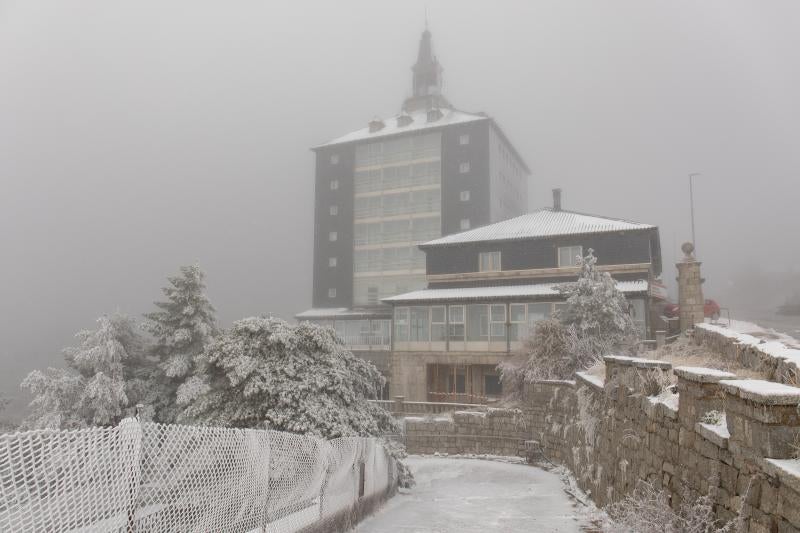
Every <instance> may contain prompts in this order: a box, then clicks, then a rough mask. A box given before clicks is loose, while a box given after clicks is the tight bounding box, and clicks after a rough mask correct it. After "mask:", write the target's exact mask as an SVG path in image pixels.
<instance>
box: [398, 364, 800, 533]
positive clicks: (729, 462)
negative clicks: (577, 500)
mask: <svg viewBox="0 0 800 533" xmlns="http://www.w3.org/2000/svg"><path fill="white" fill-rule="evenodd" d="M673 372H674V375H675V376H676V378H677V385H676V386H675V387H674V388H673V390H668V391H666V392H664V393H662V394H660V395H659V396H651V397H648V396H646V395H645V394H644V392H642V390H641V389H642V387H641V382H642V377H648V376H650V377H652V376H653V375H656V374H658V373H667V374H671V373H673ZM734 378H735V376H733V375H732V374H729V373H726V372H721V371H718V370H712V369H705V368H693V367H692V368H690V367H680V368H676V369H674V370H673V369H672V368H671V366H670V365H669V363H665V362H663V361H648V360H643V359H634V358H624V357H614V358H611V357H610V358H606V376H605V379H600V378H597V377H594V376H589V375H585V374H578V375H577V376H576V380H575V381H549V382H538V383H534V384H531V385H529V386H528V388H527V390H526V391H525V398H524V402H523V404H522V409H521V412H520V410H507V411H503V410H491V411H489V412H487V413H469V412H465V413H456V414H455V415H454V416H453V418H452V419H451V420H434V419H409V420H407V422H406V434H407V442H408V446H409V452H410V453H433V452H446V453H490V454H497V455H524V453H525V449H526V441H527V442H528V445H530V444H531V443H532V441H535V446H536V448H538V449H539V450H541V451H542V453H543V454H544V455H545V456H546V457H547V458H548V459H549V460H550V461H552V462H556V463H560V464H563V465H565V466H566V467H568V468H569V469H570V470H571V471H572V472H573V473H574V475H575V478H576V479H577V481H578V484H579V486H580V487H581V488H582V489H583V490H585V491H586V492H587V493H588V494H589V495H590V496H591V498H592V499H593V500H594V501H595V502H596V503H597V504H598V505H601V506H604V505H606V504H608V503H611V502H614V501H618V500H619V499H621V498H622V497H624V496H625V495H626V494H629V493H630V492H631V491H632V490H633V489H634V488H635V487H636V485H637V483H638V482H639V481H640V480H646V481H648V482H650V483H652V484H653V485H655V486H656V487H658V488H661V489H663V490H665V491H667V492H668V494H669V495H670V497H671V501H672V504H673V505H674V506H677V505H679V504H680V502H681V501H682V499H683V498H684V497H685V496H686V495H689V496H690V497H692V498H694V497H696V496H698V495H701V494H710V495H711V496H712V497H713V498H714V500H715V502H716V511H717V514H718V516H719V517H720V518H722V519H725V520H727V519H732V518H734V517H736V516H739V515H740V514H741V517H742V518H743V520H744V524H745V531H749V532H779V533H800V460H798V459H793V458H792V457H793V455H794V454H795V453H796V449H795V448H794V445H795V443H796V442H797V441H795V439H796V438H797V437H796V436H797V432H798V430H800V408H799V407H798V405H800V389H798V388H795V387H790V386H787V385H784V384H780V383H775V382H767V381H760V380H737V379H734Z"/></svg>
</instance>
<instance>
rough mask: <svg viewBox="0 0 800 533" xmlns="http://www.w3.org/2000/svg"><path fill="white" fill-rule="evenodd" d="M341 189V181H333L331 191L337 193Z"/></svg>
mask: <svg viewBox="0 0 800 533" xmlns="http://www.w3.org/2000/svg"><path fill="white" fill-rule="evenodd" d="M338 188H339V180H331V190H332V191H335V190H337V189H338Z"/></svg>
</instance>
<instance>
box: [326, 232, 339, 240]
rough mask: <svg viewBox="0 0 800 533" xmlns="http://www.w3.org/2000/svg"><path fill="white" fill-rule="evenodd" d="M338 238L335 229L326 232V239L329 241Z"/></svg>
mask: <svg viewBox="0 0 800 533" xmlns="http://www.w3.org/2000/svg"><path fill="white" fill-rule="evenodd" d="M338 238H339V234H338V233H336V232H335V231H331V232H330V233H328V240H329V241H331V242H335V241H336V240H337V239H338Z"/></svg>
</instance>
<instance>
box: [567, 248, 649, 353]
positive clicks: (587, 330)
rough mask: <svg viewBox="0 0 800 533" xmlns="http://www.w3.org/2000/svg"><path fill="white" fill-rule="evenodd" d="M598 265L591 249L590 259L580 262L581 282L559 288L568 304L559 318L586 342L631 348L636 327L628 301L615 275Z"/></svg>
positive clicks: (588, 257) (579, 279)
mask: <svg viewBox="0 0 800 533" xmlns="http://www.w3.org/2000/svg"><path fill="white" fill-rule="evenodd" d="M596 265H597V258H596V257H595V255H594V250H592V249H591V248H590V249H589V251H588V253H587V254H586V257H583V258H581V259H580V261H579V266H580V274H579V275H578V280H577V281H575V282H572V283H563V284H561V285H559V286H558V287H557V289H558V291H559V292H560V293H561V294H563V295H564V296H566V297H567V301H566V305H565V306H564V307H563V308H561V309H560V310H559V311H558V312H557V313H556V318H557V319H558V320H559V321H560V322H561V323H562V324H564V325H565V326H572V327H574V328H575V333H576V335H577V336H578V338H579V339H581V340H582V341H587V342H588V341H591V342H592V343H595V342H596V343H597V345H598V346H603V347H605V346H608V345H611V346H613V347H615V348H622V347H625V346H630V344H631V343H632V341H633V339H634V338H635V336H636V328H635V326H634V324H633V319H632V318H631V315H630V313H629V311H628V301H627V300H626V299H625V295H624V294H622V292H621V291H620V290H619V289H618V288H617V285H616V282H615V281H614V279H613V278H612V277H611V275H609V273H608V272H601V271H599V270H598V269H597V267H596ZM601 355H602V354H601Z"/></svg>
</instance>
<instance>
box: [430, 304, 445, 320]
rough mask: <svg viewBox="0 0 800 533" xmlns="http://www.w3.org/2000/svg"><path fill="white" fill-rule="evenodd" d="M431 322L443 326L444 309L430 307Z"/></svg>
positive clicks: (441, 307)
mask: <svg viewBox="0 0 800 533" xmlns="http://www.w3.org/2000/svg"><path fill="white" fill-rule="evenodd" d="M431 322H436V323H438V324H443V323H444V307H443V306H435V307H431Z"/></svg>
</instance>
